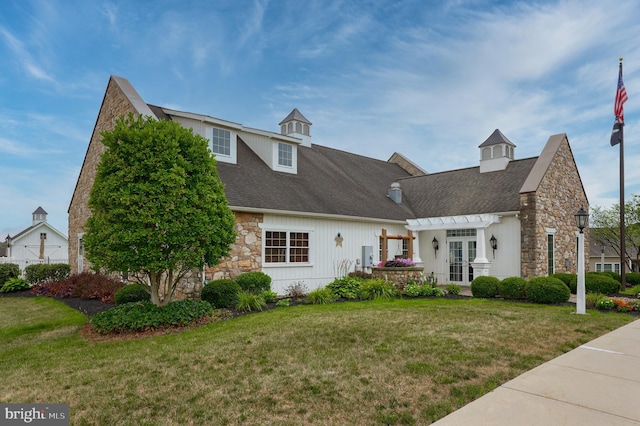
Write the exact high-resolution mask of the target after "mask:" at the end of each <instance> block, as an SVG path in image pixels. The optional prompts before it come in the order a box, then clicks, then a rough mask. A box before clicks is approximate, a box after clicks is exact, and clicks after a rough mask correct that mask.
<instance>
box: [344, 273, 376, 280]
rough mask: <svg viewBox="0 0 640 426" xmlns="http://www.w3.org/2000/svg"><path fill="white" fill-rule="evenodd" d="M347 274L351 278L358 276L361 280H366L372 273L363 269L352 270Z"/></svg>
mask: <svg viewBox="0 0 640 426" xmlns="http://www.w3.org/2000/svg"><path fill="white" fill-rule="evenodd" d="M347 276H348V277H352V278H359V279H361V280H368V279H369V278H371V277H372V276H373V275H371V274H370V273H368V272H364V271H352V272H349V274H348V275H347Z"/></svg>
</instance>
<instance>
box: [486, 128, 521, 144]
mask: <svg viewBox="0 0 640 426" xmlns="http://www.w3.org/2000/svg"><path fill="white" fill-rule="evenodd" d="M501 143H506V144H508V145H511V146H516V144H514V143H513V142H511V141H510V140H509V139H508V138H507V137H506V136H505V135H504V134H503V133H502V132H501V131H500V130H499V129H495V130H494V131H493V133H491V136H489V137H488V138H487V140H485V141H484V142H482V143H481V144H480V146H478V148H484V147H485V146H491V145H498V144H501Z"/></svg>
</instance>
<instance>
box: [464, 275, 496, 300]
mask: <svg viewBox="0 0 640 426" xmlns="http://www.w3.org/2000/svg"><path fill="white" fill-rule="evenodd" d="M499 283H500V280H499V279H498V278H496V277H490V276H485V275H483V276H479V277H476V278H474V279H473V281H471V294H472V295H473V297H481V298H484V299H492V298H494V297H496V296H497V295H498V284H499Z"/></svg>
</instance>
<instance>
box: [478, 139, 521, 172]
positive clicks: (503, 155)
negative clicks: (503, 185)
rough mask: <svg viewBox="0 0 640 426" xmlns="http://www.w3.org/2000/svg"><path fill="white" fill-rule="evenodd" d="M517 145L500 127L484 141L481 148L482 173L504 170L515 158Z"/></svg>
mask: <svg viewBox="0 0 640 426" xmlns="http://www.w3.org/2000/svg"><path fill="white" fill-rule="evenodd" d="M515 147H516V145H515V144H514V143H513V142H511V141H510V140H509V139H507V137H506V136H505V135H503V134H502V132H501V131H500V130H499V129H496V130H494V131H493V133H492V134H491V136H489V137H488V138H487V140H485V141H484V142H482V143H481V144H480V146H479V148H480V173H487V172H496V171H499V170H504V169H506V168H507V166H508V165H509V161H511V160H513V155H514V150H515Z"/></svg>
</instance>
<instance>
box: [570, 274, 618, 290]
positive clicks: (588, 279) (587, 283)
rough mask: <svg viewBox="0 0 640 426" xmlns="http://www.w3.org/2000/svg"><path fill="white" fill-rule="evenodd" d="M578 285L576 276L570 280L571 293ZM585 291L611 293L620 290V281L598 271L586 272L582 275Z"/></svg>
mask: <svg viewBox="0 0 640 426" xmlns="http://www.w3.org/2000/svg"><path fill="white" fill-rule="evenodd" d="M577 287H578V278H577V277H576V278H574V279H572V280H571V286H570V288H571V293H573V294H575V293H576V291H577ZM584 287H585V292H586V293H600V294H613V293H617V292H619V291H620V282H619V281H616V280H615V279H613V278H611V277H610V276H608V275H605V274H602V273H600V272H587V273H586V274H585V276H584Z"/></svg>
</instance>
